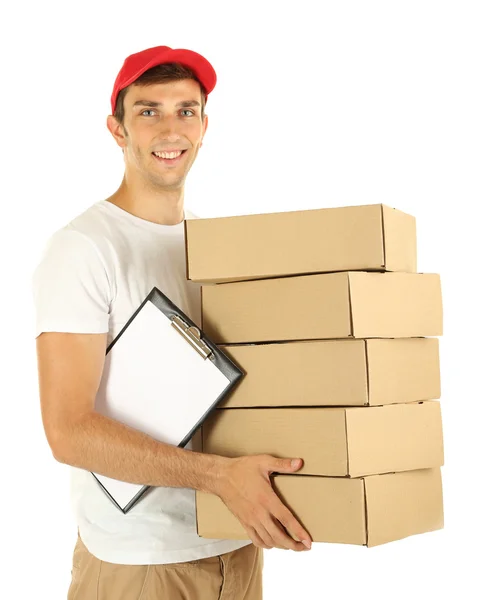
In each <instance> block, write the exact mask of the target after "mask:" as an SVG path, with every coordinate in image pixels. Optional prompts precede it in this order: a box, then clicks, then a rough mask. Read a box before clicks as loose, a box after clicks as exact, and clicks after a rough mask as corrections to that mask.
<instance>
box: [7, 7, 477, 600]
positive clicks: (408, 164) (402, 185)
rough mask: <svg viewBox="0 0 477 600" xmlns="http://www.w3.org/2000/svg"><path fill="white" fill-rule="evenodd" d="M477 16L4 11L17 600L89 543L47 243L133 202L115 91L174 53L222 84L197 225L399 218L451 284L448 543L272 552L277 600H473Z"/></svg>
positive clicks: (210, 109)
mask: <svg viewBox="0 0 477 600" xmlns="http://www.w3.org/2000/svg"><path fill="white" fill-rule="evenodd" d="M475 6H476V4H475V2H462V1H459V0H452V1H448V2H441V1H439V0H433V1H429V2H425V1H420V0H413V1H407V0H401V1H400V2H394V1H386V0H380V1H374V2H370V1H352V2H340V1H330V2H311V1H310V2H303V1H299V0H295V1H294V2H277V1H275V2H266V1H258V0H257V1H255V2H251V3H244V2H237V3H236V4H235V5H234V6H232V5H231V4H230V3H228V2H222V3H219V2H215V3H214V2H207V1H204V0H197V1H196V2H193V3H192V2H179V1H177V2H172V1H170V2H162V1H157V2H143V1H141V0H137V1H135V2H119V1H118V0H116V1H114V2H109V1H104V0H103V1H101V2H99V1H95V2H81V3H79V2H78V3H76V4H73V3H72V2H51V1H44V2H33V1H31V0H30V1H27V2H23V3H19V4H18V7H17V8H6V7H5V5H3V8H2V9H1V10H2V14H1V15H0V23H1V29H2V31H1V35H0V40H1V42H0V43H1V62H2V65H1V93H0V103H1V105H0V111H1V112H0V115H1V128H0V135H1V144H0V148H1V167H2V177H1V189H2V194H1V207H0V228H1V232H0V245H1V248H0V250H1V257H2V263H1V295H0V303H1V305H0V314H1V316H2V320H3V323H2V329H1V338H2V344H1V349H2V350H1V351H2V353H3V354H2V361H1V363H0V364H1V366H0V369H1V377H0V387H1V389H0V399H1V402H2V419H1V424H2V431H1V436H0V440H1V453H0V456H1V460H2V469H1V473H2V483H1V485H2V493H1V500H0V502H1V505H0V508H1V513H0V519H1V525H0V536H1V537H0V543H1V545H2V554H3V558H2V559H1V563H2V565H1V566H2V571H4V574H3V575H2V581H1V586H2V590H4V591H5V590H7V589H10V592H9V593H8V598H9V599H10V598H11V599H16V598H19V599H23V598H29V597H38V598H48V599H49V600H56V599H63V598H66V590H67V587H68V585H69V581H70V569H71V555H72V549H73V545H74V542H75V539H76V529H75V524H74V522H73V519H72V514H71V512H70V507H69V495H68V494H69V489H68V467H67V466H65V465H60V464H59V463H57V462H55V461H54V459H53V457H52V455H51V453H50V451H49V448H48V445H47V443H46V440H45V437H44V434H43V430H42V424H41V418H40V409H39V399H38V390H37V379H36V377H37V374H36V354H35V343H34V337H33V335H34V334H33V308H32V302H31V296H30V273H31V270H32V269H33V266H34V264H35V262H36V260H37V259H38V255H39V252H40V249H41V247H42V245H43V244H44V242H45V241H46V238H47V237H48V236H49V235H50V234H51V233H52V232H53V231H54V230H56V229H57V228H59V227H61V226H63V225H64V224H65V223H66V222H67V221H68V220H70V219H71V218H73V217H74V216H76V215H77V214H79V212H82V211H83V210H84V209H86V208H87V207H88V206H89V205H90V204H92V203H93V202H95V201H97V200H99V199H102V198H105V197H107V196H109V195H110V194H111V193H112V192H114V191H115V190H116V188H117V187H118V185H119V183H120V181H121V177H122V172H123V162H122V154H121V151H120V149H119V148H118V147H117V146H116V144H115V142H114V140H113V138H112V137H111V135H110V134H109V132H108V130H107V129H106V116H107V114H109V98H110V94H111V90H112V85H113V82H114V79H115V77H116V74H117V72H118V70H119V69H120V67H121V65H122V62H123V60H124V58H125V57H126V56H127V55H128V54H131V53H133V52H137V51H139V50H142V49H144V48H148V47H151V46H156V45H162V44H165V45H169V46H172V47H175V48H180V47H182V48H189V49H193V50H195V51H197V52H200V53H201V54H203V55H204V56H205V57H207V58H208V60H210V62H211V63H212V64H213V65H214V67H215V69H216V71H217V74H218V83H217V87H216V89H215V90H214V91H213V92H212V94H211V95H210V97H209V101H208V104H207V113H208V115H209V130H208V131H207V133H206V136H205V138H204V145H203V147H202V149H201V151H200V153H199V156H198V158H197V161H196V163H195V164H194V166H193V167H192V170H191V172H190V174H189V177H188V180H187V183H186V188H185V198H186V204H187V205H188V206H189V208H190V209H191V210H193V211H194V212H196V213H197V214H199V215H200V216H203V217H208V216H222V215H238V214H246V213H258V212H275V211H288V210H297V209H309V208H320V207H331V206H346V205H357V204H372V203H380V202H384V203H386V204H388V205H390V206H393V207H395V208H399V209H401V210H403V211H406V212H409V213H410V214H412V215H414V216H415V217H416V219H417V234H418V270H419V271H421V272H437V273H440V275H441V278H442V289H443V300H444V336H443V337H442V338H441V340H440V349H441V372H442V398H441V402H442V411H443V422H444V436H445V460H446V464H445V466H444V467H443V469H442V474H443V480H444V501H445V519H446V524H445V529H444V530H443V531H439V532H434V533H428V534H425V535H421V536H414V537H412V538H408V539H406V540H402V541H399V542H394V543H390V544H387V545H384V546H380V547H376V548H373V549H368V548H364V547H358V546H344V545H332V544H314V546H313V550H312V551H311V552H309V553H293V552H285V551H283V550H278V549H272V550H268V551H265V569H264V598H265V600H274V599H276V598H291V597H300V596H306V597H307V598H348V597H350V596H351V595H353V596H354V597H355V598H361V597H363V598H364V597H365V598H367V600H378V599H380V598H382V597H386V598H387V599H394V598H396V599H398V598H399V599H401V598H408V599H417V598H421V597H422V596H424V595H426V596H427V597H432V596H434V597H444V598H449V597H450V596H451V595H453V596H455V597H458V598H470V597H473V595H474V593H475V584H474V577H473V570H474V561H473V560H472V555H473V558H474V559H475V543H474V540H475V537H476V534H477V531H476V527H475V511H476V505H475V499H474V497H473V493H472V491H471V490H472V484H473V483H474V482H475V478H476V477H475V471H474V466H475V456H476V455H475V421H474V419H475V417H476V410H475V403H476V385H475V372H476V352H475V343H476V334H477V331H476V324H475V322H476V306H475V295H474V290H475V262H476V258H477V256H476V243H475V237H476V236H475V222H474V218H475V208H476V207H475V204H476V201H477V196H476V192H477V189H476V188H477V184H476V159H477V150H476V148H477V118H476V116H477V88H476V56H477V54H476V53H477V43H476V35H475V32H476V31H477V20H476V17H475V13H474V8H475ZM10 585H11V586H12V587H10V588H9V586H10ZM2 594H3V592H2ZM5 597H7V595H6V596H5Z"/></svg>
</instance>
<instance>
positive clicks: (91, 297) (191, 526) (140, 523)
mask: <svg viewBox="0 0 477 600" xmlns="http://www.w3.org/2000/svg"><path fill="white" fill-rule="evenodd" d="M184 212H185V218H186V219H190V218H196V217H195V215H193V214H192V213H190V212H189V211H188V210H185V211H184ZM32 283H33V297H34V306H35V311H36V331H35V337H37V336H39V335H40V333H41V332H43V331H62V332H71V333H103V332H107V333H108V340H107V343H108V345H109V344H110V342H111V341H112V340H113V339H114V337H116V335H117V334H118V333H119V331H120V330H121V329H122V327H123V326H124V325H125V323H126V322H127V321H128V320H129V318H130V317H131V316H132V314H133V313H134V312H135V311H136V310H137V308H138V307H139V305H140V304H141V303H142V302H143V300H144V298H145V297H146V296H147V294H148V293H149V292H150V291H151V289H152V288H153V287H154V286H156V287H157V288H159V289H160V290H161V291H162V292H164V294H166V296H168V297H169V298H170V299H171V300H172V302H174V303H175V304H176V305H177V306H178V307H179V308H180V309H181V310H182V311H183V312H184V313H186V314H187V315H188V316H189V318H191V319H192V320H193V321H194V322H195V323H196V324H197V325H199V326H201V314H200V284H197V283H194V282H191V281H188V280H187V279H186V258H185V242H184V223H183V222H181V223H179V224H177V225H159V224H157V223H153V222H151V221H146V220H145V219H141V218H139V217H137V216H135V215H132V214H130V213H129V212H127V211H125V210H123V209H122V208H119V207H118V206H116V205H115V204H112V203H111V202H108V201H107V200H100V201H99V202H96V203H95V204H93V205H91V206H90V207H89V208H88V209H87V210H85V211H84V212H83V213H81V214H80V215H78V216H77V217H75V218H74V219H73V220H72V221H70V222H69V223H68V224H67V225H65V226H64V227H62V228H61V229H59V230H57V231H55V232H54V233H53V234H52V236H51V237H50V238H49V240H48V241H47V243H46V245H45V248H44V250H43V254H42V256H41V259H40V261H39V263H38V264H37V266H36V268H35V270H34V272H33V277H32ZM195 443H196V442H195V438H192V439H191V440H190V441H189V443H188V444H187V445H186V446H185V449H189V450H190V449H193V450H199V451H200V448H199V447H197V448H196V447H195ZM70 469H71V500H72V504H73V510H74V514H75V517H76V521H77V525H78V528H79V532H80V535H81V538H82V540H83V542H84V543H85V545H86V547H87V548H88V550H89V551H90V552H91V553H92V554H94V555H95V556H96V557H97V558H99V559H100V560H104V561H107V562H113V563H119V564H166V563H172V562H187V561H191V560H197V559H200V558H205V557H208V556H216V555H218V554H222V553H224V552H230V551H232V550H235V549H237V548H241V547H243V546H246V545H247V544H250V543H251V541H250V540H215V539H206V538H201V537H199V536H198V535H197V528H196V527H197V522H196V511H195V490H193V489H191V488H173V487H157V488H154V489H152V490H150V492H149V493H148V494H146V496H145V497H143V498H142V499H141V500H140V501H139V502H138V503H137V504H136V505H135V506H134V507H133V508H132V509H131V510H130V511H129V512H128V513H127V514H123V513H122V512H121V511H120V510H119V509H118V508H117V507H116V506H115V505H114V504H113V503H112V502H111V500H110V499H109V498H108V497H107V496H106V494H105V492H104V491H103V490H102V488H101V487H100V485H99V484H98V482H97V481H96V479H95V478H94V477H93V475H92V474H91V473H90V472H89V471H86V470H84V469H78V468H76V467H70Z"/></svg>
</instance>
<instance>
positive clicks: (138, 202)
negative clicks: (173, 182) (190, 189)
mask: <svg viewBox="0 0 477 600" xmlns="http://www.w3.org/2000/svg"><path fill="white" fill-rule="evenodd" d="M106 200H107V201H108V202H111V203H112V204H115V205H116V206H119V208H122V209H123V210H125V211H127V212H129V213H131V214H132V215H134V216H136V217H140V218H141V219H145V220H146V221H151V222H152V223H158V224H159V225H177V224H178V223H180V222H181V221H183V220H184V218H185V214H184V190H183V189H180V190H171V191H170V192H161V193H159V192H157V191H155V192H153V191H152V190H146V189H142V190H140V191H139V190H138V191H135V192H133V190H131V189H130V188H129V187H128V186H127V184H126V183H125V180H124V179H123V181H122V183H121V185H120V186H119V188H118V189H117V190H116V192H114V194H112V195H111V196H110V197H109V198H106Z"/></svg>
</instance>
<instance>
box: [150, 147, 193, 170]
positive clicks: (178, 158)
mask: <svg viewBox="0 0 477 600" xmlns="http://www.w3.org/2000/svg"><path fill="white" fill-rule="evenodd" d="M186 152H187V150H182V151H181V153H180V154H179V155H178V156H175V157H173V158H166V157H161V156H157V155H156V154H154V152H152V153H151V154H152V155H153V157H154V158H155V159H156V160H158V161H159V162H160V163H162V164H164V165H170V166H173V165H176V164H178V163H179V162H181V160H182V157H183V156H184V154H185V153H186ZM161 154H175V153H173V152H164V153H161Z"/></svg>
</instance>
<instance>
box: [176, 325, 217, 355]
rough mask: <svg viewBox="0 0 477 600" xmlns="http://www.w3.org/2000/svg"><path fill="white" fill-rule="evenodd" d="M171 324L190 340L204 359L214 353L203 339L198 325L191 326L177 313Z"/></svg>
mask: <svg viewBox="0 0 477 600" xmlns="http://www.w3.org/2000/svg"><path fill="white" fill-rule="evenodd" d="M171 325H172V327H174V329H175V330H176V331H178V332H179V333H180V334H181V335H182V337H183V338H184V339H185V340H186V341H187V342H189V344H190V345H191V346H192V347H193V348H194V349H195V350H196V351H197V352H198V353H199V354H200V355H201V356H202V358H203V359H204V360H205V359H206V358H208V357H209V356H210V355H211V354H212V350H211V349H210V348H209V347H208V346H207V344H206V343H205V342H203V341H202V340H201V338H200V331H199V329H198V328H197V327H189V326H188V325H187V323H185V322H184V321H183V320H182V319H181V318H180V317H178V316H177V315H176V316H174V317H173V318H172V320H171Z"/></svg>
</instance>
